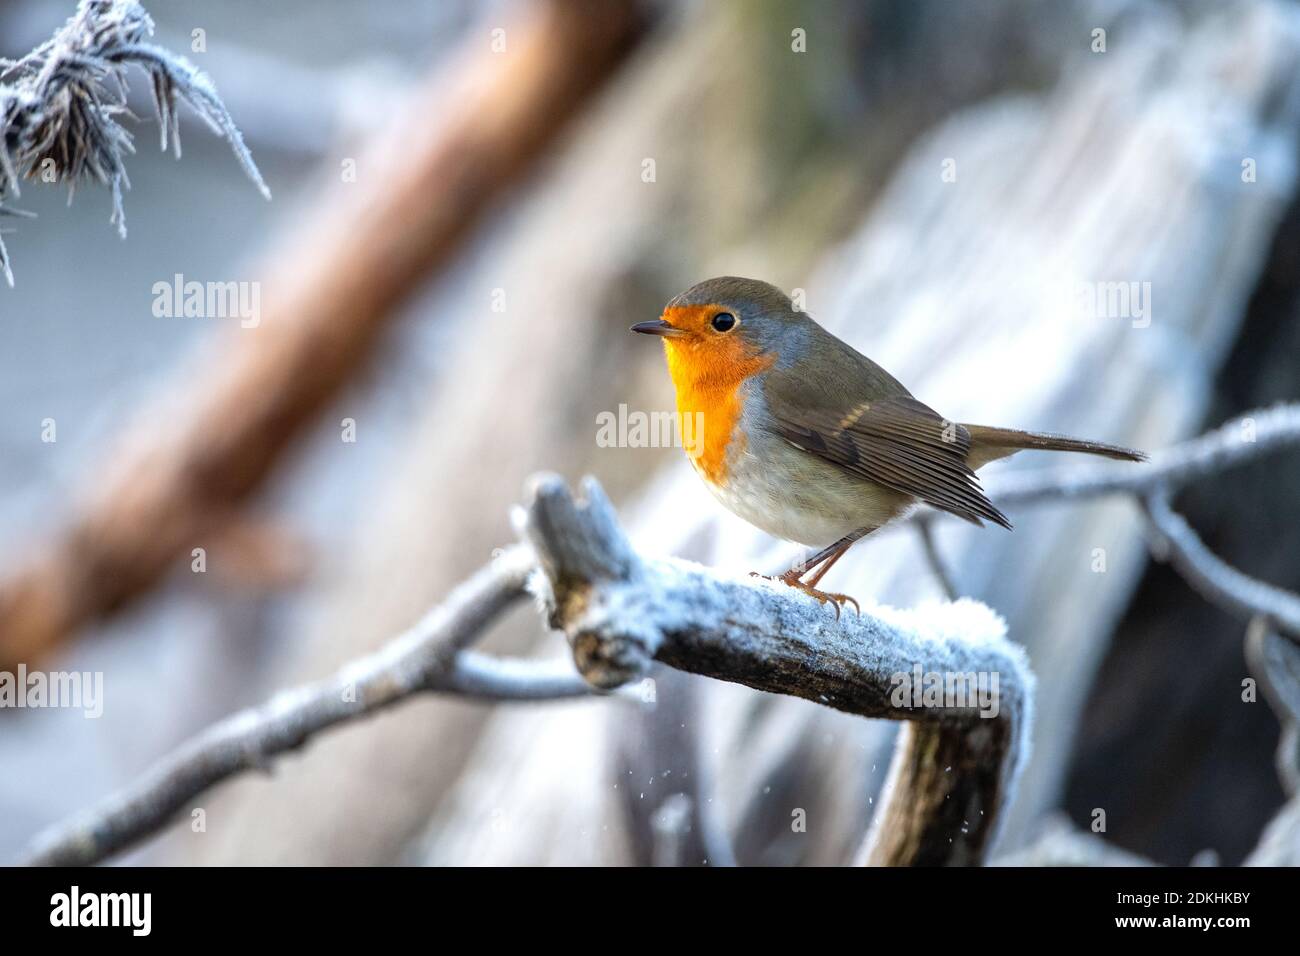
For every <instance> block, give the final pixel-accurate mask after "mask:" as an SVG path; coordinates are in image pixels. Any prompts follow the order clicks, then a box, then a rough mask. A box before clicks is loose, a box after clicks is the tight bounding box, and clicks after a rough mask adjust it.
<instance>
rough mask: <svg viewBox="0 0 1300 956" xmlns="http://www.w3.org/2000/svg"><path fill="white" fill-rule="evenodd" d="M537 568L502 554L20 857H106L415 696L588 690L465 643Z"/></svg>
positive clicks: (54, 861) (526, 559)
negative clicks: (404, 622)
mask: <svg viewBox="0 0 1300 956" xmlns="http://www.w3.org/2000/svg"><path fill="white" fill-rule="evenodd" d="M532 568H533V558H532V555H531V553H530V552H529V551H528V549H527V548H520V547H516V548H513V549H510V550H508V551H506V552H505V553H504V554H503V555H502V556H501V557H499V558H498V559H497V560H496V561H494V562H493V563H492V564H490V565H488V566H487V567H485V568H483V569H482V570H480V571H479V572H478V573H477V574H475V575H474V576H473V577H471V578H469V580H467V581H465V582H464V583H463V584H461V585H460V586H459V587H458V588H456V590H454V591H453V592H452V593H451V594H450V595H449V596H448V598H447V600H446V601H445V602H444V603H443V604H441V605H439V606H438V607H436V608H434V610H432V611H431V612H429V613H428V614H427V615H425V617H424V619H423V620H421V621H420V622H419V623H417V624H416V625H415V626H414V627H412V628H411V629H410V630H409V631H407V632H406V633H404V634H402V635H401V636H399V637H397V638H394V639H393V640H392V641H391V642H389V643H388V644H387V645H386V646H385V647H383V648H381V649H380V650H379V651H377V652H375V653H374V654H371V655H369V656H367V657H364V658H361V659H360V660H357V661H354V662H352V663H351V664H349V665H348V666H346V667H344V668H343V669H342V670H340V671H338V672H337V673H336V674H335V675H334V676H332V677H330V678H328V679H326V680H323V681H319V682H317V683H315V684H309V685H306V686H303V687H297V688H293V689H291V690H284V691H281V692H279V693H277V694H275V695H274V696H273V697H271V699H270V700H268V701H267V702H266V703H264V704H262V705H260V706H258V707H253V708H249V709H248V710H243V711H240V712H239V713H236V714H232V715H231V716H229V717H227V718H225V719H224V720H221V721H218V722H217V723H215V724H213V725H212V726H211V727H209V728H208V729H206V730H205V731H203V732H202V733H200V734H198V735H197V736H195V737H194V738H192V739H191V740H190V741H188V742H187V743H185V744H183V745H182V746H181V747H180V748H179V749H178V750H176V751H175V752H173V753H172V754H170V755H168V756H167V757H164V758H163V759H162V760H160V761H159V762H158V763H157V764H155V765H154V766H153V767H152V768H150V769H149V770H148V771H147V772H146V773H145V774H144V775H143V776H142V777H141V778H140V779H139V780H138V781H136V782H135V783H133V784H132V785H130V786H128V787H126V788H125V789H123V790H121V791H120V792H118V793H115V794H112V795H110V796H109V797H107V798H106V799H105V800H103V801H101V802H100V803H99V804H97V805H95V806H93V807H91V808H90V809H88V810H86V811H84V812H82V813H81V814H79V815H77V816H75V817H73V818H72V819H70V820H68V821H66V822H64V823H61V824H58V825H56V826H53V827H51V828H50V829H48V830H46V831H45V832H43V833H41V834H39V835H38V836H37V837H36V838H35V840H33V841H32V843H31V845H30V846H29V848H28V850H27V852H26V854H25V855H24V859H23V862H25V863H27V864H30V865H49V866H84V865H89V864H92V863H98V862H101V861H103V860H105V859H107V858H108V857H110V856H112V855H113V854H115V853H119V852H121V851H122V850H125V849H127V848H128V847H130V846H132V845H133V844H135V843H137V842H138V841H140V840H141V839H143V838H144V837H146V836H148V835H150V834H152V833H154V832H156V831H158V830H160V829H162V827H164V826H165V825H166V824H167V823H169V822H170V821H171V820H172V819H173V818H174V817H175V816H176V814H177V813H179V812H181V811H182V810H183V809H184V808H185V807H187V806H188V805H189V804H190V802H191V801H192V800H193V799H194V798H195V797H197V796H198V795H199V794H201V793H203V792H204V791H205V790H207V789H208V788H209V787H212V786H214V785H216V784H217V783H220V782H221V781H222V780H225V779H227V778H229V777H232V776H234V775H235V774H238V773H241V772H243V771H246V770H264V769H267V768H268V767H269V765H270V762H271V758H272V757H275V756H276V755H279V754H283V753H287V752H289V751H292V750H296V749H298V748H299V747H301V746H303V745H304V744H305V743H307V741H309V740H310V739H311V738H312V737H313V736H314V735H316V734H317V733H320V732H321V731H323V730H326V729H328V728H330V727H333V726H336V725H338V724H342V723H346V722H347V721H351V720H356V719H358V718H361V717H365V716H368V715H371V714H374V713H376V712H378V711H380V710H383V709H385V708H387V707H391V706H393V705H394V704H397V703H399V702H400V701H403V700H406V699H407V698H410V697H412V696H415V695H417V694H422V693H428V692H439V693H455V694H461V695H465V696H469V697H473V698H478V699H484V700H514V701H533V700H561V699H567V698H572V697H582V696H587V695H589V694H591V688H590V687H588V686H587V685H586V684H585V683H583V681H582V680H581V679H580V678H579V677H578V676H577V675H576V674H575V673H574V672H573V668H572V667H570V666H569V665H568V664H567V663H565V662H560V665H562V666H557V664H553V663H547V662H531V661H520V660H504V659H500V658H494V657H489V656H487V655H484V654H476V653H473V652H470V651H467V650H466V649H465V648H467V647H468V646H469V645H470V644H471V643H472V642H473V641H474V640H475V639H476V638H478V637H479V636H480V635H481V634H482V633H483V631H484V630H485V629H486V627H487V626H488V624H490V623H491V622H492V621H493V620H494V619H495V618H496V617H497V615H499V614H500V613H501V611H503V610H504V609H505V608H507V607H508V606H509V605H510V604H512V603H513V602H515V601H516V600H519V599H521V598H522V597H523V596H524V595H525V591H524V582H525V579H526V578H527V575H528V573H529V572H530V570H531V569H532Z"/></svg>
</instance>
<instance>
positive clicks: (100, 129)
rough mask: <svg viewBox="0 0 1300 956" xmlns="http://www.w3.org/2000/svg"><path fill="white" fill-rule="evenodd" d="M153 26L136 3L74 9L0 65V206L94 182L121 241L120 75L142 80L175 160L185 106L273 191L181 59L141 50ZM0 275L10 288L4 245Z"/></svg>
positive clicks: (118, 0)
mask: <svg viewBox="0 0 1300 956" xmlns="http://www.w3.org/2000/svg"><path fill="white" fill-rule="evenodd" d="M153 31H154V24H153V20H152V18H151V17H150V16H149V14H148V12H146V11H145V9H144V7H142V6H140V4H139V3H137V2H136V0H80V2H79V3H78V4H77V12H76V13H75V14H74V15H73V16H72V17H71V18H69V20H68V22H67V23H65V24H64V25H63V27H62V28H60V29H59V31H58V32H57V33H55V34H54V36H53V37H52V38H50V39H49V40H48V41H46V42H45V43H43V44H41V45H40V46H39V47H37V48H36V49H35V50H33V51H32V52H31V53H29V54H27V56H25V57H23V58H22V59H20V60H16V61H4V60H0V68H3V71H2V72H0V79H4V80H7V81H8V82H5V83H0V200H3V199H4V198H5V196H6V195H7V194H12V195H14V196H17V195H19V194H20V185H21V184H20V180H22V179H24V178H38V177H39V178H42V179H45V178H47V177H50V178H51V179H50V181H57V182H66V183H67V184H68V187H69V190H74V189H75V188H76V185H77V183H78V182H80V181H82V180H87V179H89V180H93V181H96V182H99V183H101V184H103V185H105V186H108V187H110V188H111V189H112V191H113V216H112V220H111V221H112V222H115V223H116V224H117V228H118V232H119V234H120V235H121V236H122V237H123V238H126V213H125V211H124V209H123V206H122V193H123V191H124V190H125V189H127V188H129V186H130V183H129V181H128V180H127V175H126V157H127V155H128V154H130V153H133V152H134V151H135V146H134V145H133V137H132V136H131V134H130V133H129V132H128V131H127V130H126V128H125V127H123V126H122V125H121V123H119V122H118V118H119V117H121V116H124V115H128V116H129V115H130V112H129V111H128V110H127V107H126V70H127V67H129V66H136V67H139V68H140V69H141V70H143V71H144V72H145V74H146V75H147V76H148V78H149V83H150V87H151V89H152V91H153V103H154V111H155V113H156V114H157V116H158V125H159V127H160V130H161V141H162V149H163V151H164V152H165V151H166V150H167V146H168V143H169V142H170V144H171V146H172V148H173V149H174V150H175V153H176V156H177V158H179V157H180V155H181V139H180V115H179V113H178V112H177V109H176V107H177V102H178V101H179V100H184V101H185V102H186V103H188V104H189V105H190V106H191V107H192V108H193V109H194V111H195V112H196V113H198V115H199V116H200V117H201V118H202V119H203V120H204V121H205V122H206V123H207V124H208V126H209V127H211V128H212V130H213V132H215V133H217V134H218V135H220V136H222V137H223V138H224V139H225V140H226V141H227V142H229V143H230V148H231V149H232V150H234V153H235V158H236V159H238V160H239V164H240V165H241V166H242V167H243V168H244V172H245V173H247V175H248V178H249V179H251V180H252V181H253V183H254V184H255V185H256V186H257V188H258V189H259V190H260V191H261V193H262V195H263V196H265V197H266V198H267V199H270V198H271V192H270V190H269V189H267V187H266V183H265V182H263V180H262V174H261V173H260V172H258V169H257V164H256V163H254V162H253V157H252V155H251V154H250V153H249V152H248V148H247V147H246V146H245V145H244V140H243V137H242V136H241V135H240V133H239V129H238V127H236V126H235V121H234V120H233V119H231V116H230V113H229V112H228V111H227V109H226V107H225V105H224V104H223V103H222V102H221V98H220V97H219V96H218V95H217V91H216V88H215V87H214V86H213V85H212V81H211V80H209V79H208V77H207V76H206V75H204V74H203V73H202V72H201V71H200V70H199V69H197V68H196V67H195V66H194V65H193V64H191V63H190V62H189V61H187V60H186V59H185V58H184V57H181V56H177V55H175V54H173V53H170V52H168V51H167V50H165V49H163V48H162V47H160V46H157V45H155V44H152V43H150V42H149V37H151V36H152V35H153ZM0 271H3V273H4V276H5V278H6V279H7V280H8V282H9V284H10V285H13V281H14V279H13V272H12V271H11V270H10V266H9V260H8V256H7V254H6V252H5V247H4V243H3V242H0Z"/></svg>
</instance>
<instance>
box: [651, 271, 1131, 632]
mask: <svg viewBox="0 0 1300 956" xmlns="http://www.w3.org/2000/svg"><path fill="white" fill-rule="evenodd" d="M632 331H633V332H637V333H640V334H642V335H653V336H658V337H660V338H661V339H662V340H663V346H664V353H665V356H666V358H667V362H668V372H669V375H670V377H671V378H672V382H673V386H674V389H675V391H676V403H677V420H678V425H679V428H681V429H682V439H683V441H682V444H683V447H686V448H688V451H689V457H690V461H691V464H692V465H693V466H694V468H695V471H696V472H697V473H698V474H699V476H700V478H702V479H703V481H704V484H705V485H706V486H707V487H708V489H709V491H711V492H712V493H713V495H714V497H715V498H717V500H718V501H719V502H720V503H721V504H722V505H723V506H724V507H726V508H727V509H729V510H730V511H732V512H733V513H735V514H736V515H739V516H740V517H741V518H743V519H744V520H746V521H747V522H749V523H750V524H752V525H754V526H755V527H757V528H759V529H761V530H762V531H765V532H767V533H768V534H771V535H773V536H775V537H777V538H781V539H784V540H787V541H791V542H794V543H796V544H801V545H805V546H806V547H809V548H815V549H817V550H816V553H814V554H813V555H812V556H811V557H809V558H808V559H807V560H803V561H799V562H797V563H796V564H795V565H794V566H793V567H791V568H790V570H789V571H787V572H785V573H784V574H781V575H778V576H776V577H775V578H771V580H779V581H781V582H783V583H785V584H787V585H790V586H791V587H794V588H797V589H799V590H801V591H803V592H805V593H807V594H809V595H810V596H812V597H813V598H816V599H817V600H818V601H819V602H821V603H822V604H823V605H825V604H827V603H830V604H832V605H833V607H834V609H835V613H836V616H837V617H838V616H839V613H840V609H841V607H843V606H844V605H845V604H846V603H851V604H852V605H853V606H854V608H855V609H858V602H857V601H856V600H854V599H853V598H852V597H850V596H848V595H847V594H842V593H838V592H825V591H821V590H818V588H817V585H818V584H819V583H820V582H821V580H822V578H823V577H825V575H826V573H827V572H828V571H829V570H830V569H831V568H832V567H833V566H834V565H835V563H836V562H837V561H838V560H839V559H840V558H842V557H843V556H844V554H845V553H846V552H847V551H848V550H849V548H851V547H852V546H853V545H854V544H855V543H856V542H858V541H860V540H861V539H863V538H865V537H866V536H867V535H869V534H871V533H872V532H874V531H876V530H877V529H879V528H881V527H883V526H884V525H886V524H888V523H889V522H891V521H893V520H895V519H896V518H898V517H900V516H902V515H904V514H906V513H908V512H910V511H911V510H913V509H914V508H916V507H918V506H920V505H928V506H930V507H932V508H936V509H938V510H940V511H945V512H947V513H948V514H951V515H955V516H956V517H958V518H961V519H963V520H965V521H968V522H971V523H972V524H975V525H980V526H982V525H984V523H985V522H990V523H992V524H995V525H999V526H1001V527H1003V528H1006V529H1007V530H1010V529H1011V522H1010V521H1009V520H1008V519H1007V517H1006V515H1004V514H1003V513H1002V512H1001V511H999V510H998V508H997V507H996V506H995V505H994V504H993V502H991V501H990V500H989V499H988V496H987V495H986V494H985V493H984V491H983V489H982V488H981V487H980V484H979V480H978V479H977V478H976V476H975V472H976V471H978V470H979V469H980V468H982V467H983V466H984V465H987V464H988V463H989V462H992V461H997V460H998V459H1001V458H1006V457H1008V456H1010V455H1014V454H1015V453H1016V452H1018V451H1022V450H1026V449H1042V450H1047V451H1068V452H1082V453H1084V454H1089V455H1100V456H1103V457H1105V458H1113V459H1118V460H1121V461H1144V460H1145V459H1146V455H1145V454H1144V453H1143V452H1140V451H1137V450H1135V449H1132V448H1124V447H1121V446H1119V445H1110V444H1106V443H1103V442H1097V441H1086V440H1083V439H1078V438H1069V437H1066V436H1064V435H1056V434H1050V433H1044V432H1029V431H1019V430H1016V429H1011V428H994V427H990V426H986V425H971V424H961V423H958V422H955V421H952V420H950V419H947V418H945V417H944V416H942V415H940V414H939V413H938V412H936V411H935V410H934V409H932V408H930V407H929V406H928V405H925V404H923V403H922V402H920V401H918V400H917V399H916V398H914V397H913V396H912V393H911V392H909V391H908V390H907V389H906V388H905V387H904V386H903V385H902V383H901V382H899V381H898V379H896V378H894V377H893V376H892V375H890V374H889V373H888V372H887V371H885V370H884V369H883V368H881V367H880V366H879V365H877V364H876V363H875V362H873V361H872V360H871V359H869V358H867V357H866V356H865V355H863V354H861V353H860V352H858V351H857V350H856V349H854V348H853V347H852V346H850V345H849V344H847V343H846V342H843V341H841V340H840V339H838V338H836V337H835V336H834V335H832V334H831V333H830V332H828V331H826V330H825V329H824V328H822V327H821V326H820V325H818V324H817V323H816V322H815V321H814V320H813V319H812V318H811V317H810V316H809V315H807V314H806V313H805V312H803V311H802V310H799V309H796V308H795V307H794V304H793V302H792V301H791V299H790V297H789V296H787V295H786V294H785V293H784V292H782V291H781V290H780V289H778V288H777V287H776V286H774V285H770V284H768V283H766V282H762V281H759V280H757V279H745V278H740V277H737V276H719V277H716V278H713V279H706V280H705V281H703V282H699V283H697V284H696V285H693V286H691V287H690V288H689V289H687V290H686V291H685V292H683V293H681V294H680V295H678V296H677V297H675V298H674V299H672V300H671V301H670V302H669V303H668V305H667V306H666V307H665V308H664V310H663V313H662V315H661V316H660V318H659V319H657V320H655V321H650V322H639V323H637V324H636V325H633V326H632ZM690 423H697V424H690ZM688 428H690V431H691V434H690V440H689V441H688V440H687V437H688V435H687V430H688ZM755 573H756V574H757V572H755ZM759 576H761V577H767V576H766V575H759Z"/></svg>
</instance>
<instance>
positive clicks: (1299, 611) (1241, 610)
mask: <svg viewBox="0 0 1300 956" xmlns="http://www.w3.org/2000/svg"><path fill="white" fill-rule="evenodd" d="M1142 509H1143V511H1144V512H1145V514H1146V516H1147V520H1148V522H1149V523H1150V526H1151V530H1152V533H1153V534H1154V535H1155V536H1156V542H1157V546H1156V550H1157V553H1160V552H1164V553H1165V554H1167V555H1168V558H1169V560H1170V562H1171V563H1172V564H1173V566H1174V567H1175V568H1176V569H1177V571H1178V573H1179V574H1181V575H1182V576H1183V578H1184V579H1185V580H1186V581H1187V582H1188V583H1189V584H1190V585H1191V586H1192V587H1193V588H1194V589H1195V590H1196V591H1198V592H1199V593H1200V594H1201V595H1202V596H1204V597H1205V598H1206V600H1208V601H1210V602H1211V603H1213V604H1216V605H1218V606H1219V607H1221V608H1223V609H1225V610H1227V611H1229V612H1231V613H1233V614H1236V615H1238V616H1239V617H1241V618H1243V619H1244V620H1247V621H1248V620H1250V619H1251V618H1252V617H1255V616H1261V617H1263V618H1265V619H1266V620H1267V621H1269V622H1270V623H1271V624H1272V625H1273V626H1274V627H1276V628H1277V629H1278V630H1280V631H1283V632H1285V633H1286V634H1288V635H1289V636H1290V637H1292V638H1293V639H1295V640H1300V597H1296V595H1294V594H1291V593H1290V592H1289V591H1285V590H1283V589H1282V588H1279V587H1274V586H1273V585H1271V584H1266V583H1264V582H1263V581H1256V580H1255V579H1254V578H1252V577H1250V576H1249V575H1246V574H1242V573H1241V572H1240V571H1238V570H1237V569H1236V568H1234V567H1231V566H1229V565H1228V564H1226V563H1225V562H1224V561H1222V560H1221V559H1220V558H1218V557H1217V556H1216V555H1215V554H1214V553H1213V552H1212V551H1211V550H1210V549H1209V548H1207V547H1206V546H1205V543H1204V542H1202V541H1201V539H1200V538H1199V537H1198V536H1197V534H1196V532H1195V531H1193V530H1192V527H1191V525H1189V524H1188V523H1187V522H1186V521H1185V520H1184V519H1183V518H1182V516H1181V515H1178V514H1176V513H1175V512H1174V510H1173V509H1172V508H1171V507H1170V506H1169V495H1168V493H1167V492H1165V491H1163V490H1158V491H1155V492H1152V493H1151V494H1149V495H1146V496H1145V497H1143V499H1142Z"/></svg>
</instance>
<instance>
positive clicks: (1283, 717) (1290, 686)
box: [1246, 615, 1300, 799]
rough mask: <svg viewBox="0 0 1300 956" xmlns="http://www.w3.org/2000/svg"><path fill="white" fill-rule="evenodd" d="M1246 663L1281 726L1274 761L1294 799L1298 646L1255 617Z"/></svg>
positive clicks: (1298, 756) (1299, 713) (1299, 722)
mask: <svg viewBox="0 0 1300 956" xmlns="http://www.w3.org/2000/svg"><path fill="white" fill-rule="evenodd" d="M1246 663H1247V665H1248V666H1249V668H1250V672H1251V674H1253V675H1254V676H1255V679H1256V680H1257V681H1258V682H1259V685H1260V687H1261V688H1262V689H1263V691H1264V698H1265V699H1266V700H1267V701H1268V703H1269V706H1270V707H1272V708H1273V713H1274V714H1275V715H1277V720H1278V723H1279V724H1280V725H1281V727H1282V732H1281V733H1280V734H1279V735H1278V740H1277V751H1276V753H1275V755H1274V761H1273V762H1274V765H1275V766H1276V767H1277V775H1278V779H1279V780H1280V781H1281V783H1282V789H1283V790H1285V791H1286V795H1287V796H1288V797H1291V798H1293V799H1294V798H1295V797H1297V796H1300V644H1297V643H1296V642H1295V641H1293V640H1288V639H1287V638H1285V637H1282V636H1281V635H1280V634H1278V633H1277V631H1275V630H1274V629H1273V627H1272V626H1271V625H1270V622H1269V621H1268V619H1267V618H1265V617H1264V616H1263V615H1258V616H1256V617H1253V618H1251V619H1250V624H1249V625H1248V626H1247V627H1246Z"/></svg>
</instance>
